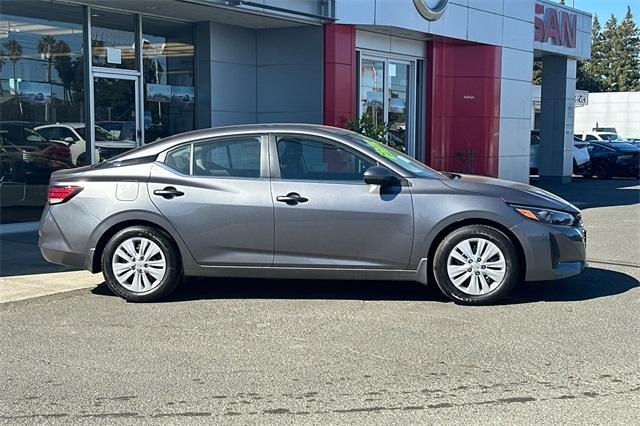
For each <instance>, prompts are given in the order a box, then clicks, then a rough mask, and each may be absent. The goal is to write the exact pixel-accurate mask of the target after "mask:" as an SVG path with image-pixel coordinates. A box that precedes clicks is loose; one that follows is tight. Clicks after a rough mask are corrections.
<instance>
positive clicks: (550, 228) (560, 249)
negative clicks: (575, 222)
mask: <svg viewBox="0 0 640 426" xmlns="http://www.w3.org/2000/svg"><path fill="white" fill-rule="evenodd" d="M512 231H513V232H514V233H515V234H516V235H517V237H518V239H519V240H520V242H521V244H522V248H523V250H524V255H525V260H526V272H525V280H526V281H547V280H557V279H562V278H567V277H571V276H574V275H578V274H579V273H581V272H582V271H583V270H584V269H585V268H586V267H587V261H586V259H587V239H586V233H585V231H584V229H583V228H582V227H571V226H561V225H549V224H544V223H540V222H535V221H532V220H526V221H523V222H521V223H520V224H518V225H516V226H515V227H514V228H512Z"/></svg>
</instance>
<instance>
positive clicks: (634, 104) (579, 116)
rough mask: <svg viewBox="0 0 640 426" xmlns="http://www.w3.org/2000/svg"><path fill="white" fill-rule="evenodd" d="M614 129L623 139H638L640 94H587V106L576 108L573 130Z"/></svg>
mask: <svg viewBox="0 0 640 426" xmlns="http://www.w3.org/2000/svg"><path fill="white" fill-rule="evenodd" d="M596 123H597V125H598V127H615V128H616V130H617V131H618V133H619V134H620V135H622V136H623V137H640V92H617V93H615V92H613V93H589V105H585V106H583V107H579V108H576V115H575V130H576V133H578V132H588V131H591V129H593V128H594V127H596Z"/></svg>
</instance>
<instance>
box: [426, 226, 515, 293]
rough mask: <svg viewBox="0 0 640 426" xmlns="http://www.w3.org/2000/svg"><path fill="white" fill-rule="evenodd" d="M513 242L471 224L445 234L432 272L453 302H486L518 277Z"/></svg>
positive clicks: (493, 229) (509, 285)
mask: <svg viewBox="0 0 640 426" xmlns="http://www.w3.org/2000/svg"><path fill="white" fill-rule="evenodd" d="M519 268H520V262H519V259H518V252H517V250H516V248H515V246H514V245H513V242H512V241H511V240H510V239H509V237H507V236H506V235H505V234H504V233H503V232H501V231H500V230H498V229H496V228H493V227H490V226H486V225H470V226H465V227H462V228H459V229H456V230H455V231H453V232H452V233H451V234H449V235H447V236H446V237H445V238H444V239H443V240H442V242H441V243H440V245H439V246H438V248H437V249H436V252H435V255H434V259H433V273H434V276H435V279H436V283H437V284H438V287H439V288H440V290H441V291H442V292H443V293H444V294H445V295H446V296H448V297H449V298H450V299H451V300H453V301H454V302H456V303H459V304H464V305H487V304H492V303H495V302H496V301H498V300H499V299H501V298H503V297H504V296H506V295H507V294H508V293H509V292H510V291H511V290H512V289H513V287H514V286H515V285H516V283H517V282H518V280H519V279H520V271H519Z"/></svg>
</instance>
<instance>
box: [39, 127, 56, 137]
mask: <svg viewBox="0 0 640 426" xmlns="http://www.w3.org/2000/svg"><path fill="white" fill-rule="evenodd" d="M57 129H58V128H57V127H45V128H44V129H40V130H37V132H38V133H40V134H41V135H42V136H44V137H45V138H47V139H49V140H52V139H53V140H57V139H59V132H58V131H57Z"/></svg>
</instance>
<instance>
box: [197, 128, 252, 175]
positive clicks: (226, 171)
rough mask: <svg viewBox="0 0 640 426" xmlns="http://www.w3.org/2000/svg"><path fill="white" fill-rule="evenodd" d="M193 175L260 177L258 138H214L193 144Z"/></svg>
mask: <svg viewBox="0 0 640 426" xmlns="http://www.w3.org/2000/svg"><path fill="white" fill-rule="evenodd" d="M193 174H194V175H195V176H230V177H245V178H257V177H260V138H259V137H255V136H248V137H240V138H233V139H216V140H213V141H210V142H202V143H198V144H196V145H195V151H194V153H193Z"/></svg>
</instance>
